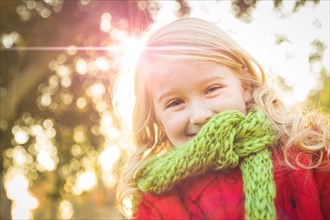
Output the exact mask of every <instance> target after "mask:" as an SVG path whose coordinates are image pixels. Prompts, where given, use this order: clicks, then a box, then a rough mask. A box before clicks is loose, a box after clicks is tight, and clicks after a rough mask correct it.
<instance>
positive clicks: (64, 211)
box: [59, 200, 74, 219]
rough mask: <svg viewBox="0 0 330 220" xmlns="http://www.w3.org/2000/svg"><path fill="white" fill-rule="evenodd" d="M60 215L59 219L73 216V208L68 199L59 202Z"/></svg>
mask: <svg viewBox="0 0 330 220" xmlns="http://www.w3.org/2000/svg"><path fill="white" fill-rule="evenodd" d="M59 213H60V217H61V219H70V218H72V216H73V213H74V208H73V205H72V203H71V202H69V201H68V200H63V201H62V202H61V203H60V209H59Z"/></svg>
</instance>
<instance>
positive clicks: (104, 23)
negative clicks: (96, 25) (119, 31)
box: [100, 13, 112, 32]
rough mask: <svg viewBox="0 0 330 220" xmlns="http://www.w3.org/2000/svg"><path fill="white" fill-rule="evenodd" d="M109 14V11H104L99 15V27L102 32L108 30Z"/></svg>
mask: <svg viewBox="0 0 330 220" xmlns="http://www.w3.org/2000/svg"><path fill="white" fill-rule="evenodd" d="M111 20H112V17H111V14H110V13H104V14H103V15H102V17H101V23H100V29H101V31H103V32H109V31H110V29H111Z"/></svg>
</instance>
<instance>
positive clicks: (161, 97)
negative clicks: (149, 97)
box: [157, 76, 224, 102]
mask: <svg viewBox="0 0 330 220" xmlns="http://www.w3.org/2000/svg"><path fill="white" fill-rule="evenodd" d="M217 79H220V80H224V77H223V76H213V77H208V78H206V79H203V80H201V81H200V84H205V83H209V82H212V81H214V80H217ZM174 92H175V90H170V91H167V92H164V93H163V94H161V95H160V96H159V98H157V101H158V102H161V100H162V99H164V98H165V97H167V96H169V95H171V94H172V93H174Z"/></svg>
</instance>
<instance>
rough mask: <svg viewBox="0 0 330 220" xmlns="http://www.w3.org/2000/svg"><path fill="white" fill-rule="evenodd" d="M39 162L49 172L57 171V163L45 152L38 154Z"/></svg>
mask: <svg viewBox="0 0 330 220" xmlns="http://www.w3.org/2000/svg"><path fill="white" fill-rule="evenodd" d="M37 161H38V163H39V164H40V165H41V166H42V167H43V168H44V169H45V170H47V171H53V170H54V169H55V162H54V160H53V158H52V157H51V156H50V155H49V153H48V152H47V151H45V150H41V151H40V152H39V153H38V155H37Z"/></svg>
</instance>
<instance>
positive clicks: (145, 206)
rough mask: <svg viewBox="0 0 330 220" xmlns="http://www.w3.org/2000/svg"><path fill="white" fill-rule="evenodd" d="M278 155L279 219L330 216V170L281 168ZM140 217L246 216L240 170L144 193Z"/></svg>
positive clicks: (276, 160)
mask: <svg viewBox="0 0 330 220" xmlns="http://www.w3.org/2000/svg"><path fill="white" fill-rule="evenodd" d="M278 161H279V160H278V159H276V158H275V157H274V162H273V164H274V178H275V183H276V198H275V207H276V212H277V213H276V216H277V219H313V220H314V219H330V173H329V171H326V172H325V171H323V172H321V171H318V170H304V169H301V170H292V169H286V170H284V169H280V168H279V162H278ZM135 216H136V217H137V218H138V219H244V218H245V210H244V193H243V181H242V175H241V172H240V169H239V168H237V169H234V170H231V171H230V172H229V171H210V172H208V173H206V174H204V175H201V176H196V177H191V178H189V179H186V180H184V181H182V182H181V183H179V184H177V185H176V186H175V187H174V188H173V189H172V190H171V191H169V192H167V193H163V194H161V195H155V194H144V195H143V198H142V202H141V203H140V204H139V205H138V209H137V212H136V213H135Z"/></svg>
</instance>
